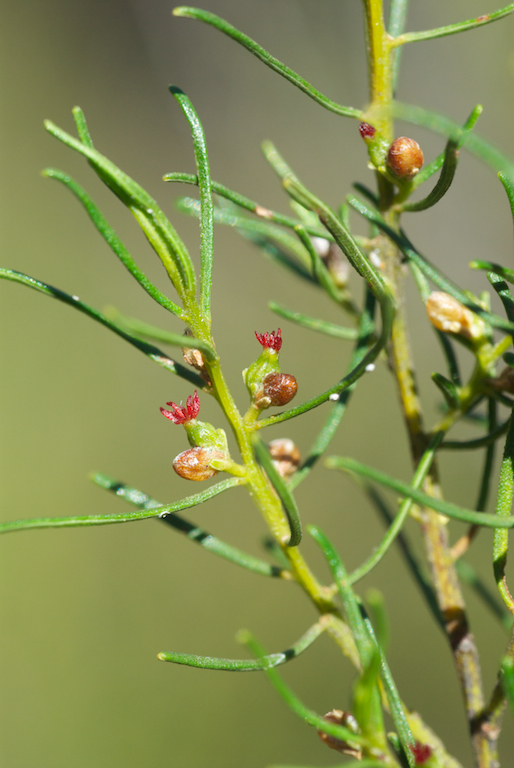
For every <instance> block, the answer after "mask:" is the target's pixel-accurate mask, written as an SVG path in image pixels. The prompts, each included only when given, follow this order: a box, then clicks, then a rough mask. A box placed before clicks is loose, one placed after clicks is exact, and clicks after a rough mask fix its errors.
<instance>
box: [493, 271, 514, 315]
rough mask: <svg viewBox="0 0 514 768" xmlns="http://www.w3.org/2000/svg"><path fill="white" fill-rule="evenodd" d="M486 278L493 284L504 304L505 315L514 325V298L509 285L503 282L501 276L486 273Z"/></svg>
mask: <svg viewBox="0 0 514 768" xmlns="http://www.w3.org/2000/svg"><path fill="white" fill-rule="evenodd" d="M486 277H487V279H488V280H489V282H490V283H491V285H492V287H493V288H494V290H495V292H496V293H497V294H498V297H499V299H500V301H501V303H502V304H503V307H504V309H505V314H506V315H507V320H509V321H510V322H511V323H513V322H514V298H513V297H512V294H511V292H510V291H509V287H508V285H507V283H506V282H505V280H502V278H501V277H500V276H499V275H496V274H495V273H494V272H486Z"/></svg>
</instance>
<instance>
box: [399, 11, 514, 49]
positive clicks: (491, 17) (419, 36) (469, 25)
mask: <svg viewBox="0 0 514 768" xmlns="http://www.w3.org/2000/svg"><path fill="white" fill-rule="evenodd" d="M511 13H514V3H509V5H506V6H504V7H503V8H500V10H498V11H493V12H492V13H486V14H485V15H483V16H477V17H476V18H474V19H468V20H467V21H458V22H457V23H456V24H447V25H446V26H444V27H436V28H435V29H427V30H425V31H424V32H406V33H405V34H403V35H399V36H398V37H396V38H395V39H394V40H393V41H392V43H391V44H392V45H393V46H394V47H396V46H399V45H405V43H417V42H419V41H420V40H433V39H434V38H436V37H447V36H448V35H456V34H457V33H458V32H466V31H467V30H468V29H476V28H477V27H483V26H484V25H485V24H490V23H491V22H492V21H498V20H499V19H503V17H504V16H508V15H509V14H511Z"/></svg>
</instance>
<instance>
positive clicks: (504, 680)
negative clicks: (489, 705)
mask: <svg viewBox="0 0 514 768" xmlns="http://www.w3.org/2000/svg"><path fill="white" fill-rule="evenodd" d="M500 679H501V684H502V688H503V692H504V694H505V698H506V699H507V701H508V702H509V706H510V708H511V711H512V713H513V714H514V660H513V659H511V658H510V656H507V657H506V658H504V659H503V661H502V664H501V668H500Z"/></svg>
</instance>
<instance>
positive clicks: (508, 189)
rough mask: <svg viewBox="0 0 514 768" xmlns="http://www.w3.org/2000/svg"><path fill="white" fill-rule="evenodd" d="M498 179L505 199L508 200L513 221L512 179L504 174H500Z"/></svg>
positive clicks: (513, 188)
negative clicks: (505, 195) (505, 196)
mask: <svg viewBox="0 0 514 768" xmlns="http://www.w3.org/2000/svg"><path fill="white" fill-rule="evenodd" d="M498 178H499V179H500V181H501V183H502V184H503V187H504V189H505V192H506V193H507V197H508V198H509V204H510V212H511V214H512V219H513V220H514V182H513V181H512V179H509V177H508V176H507V175H506V174H505V173H501V172H500V173H499V174H498Z"/></svg>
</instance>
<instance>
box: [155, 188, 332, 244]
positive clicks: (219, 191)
mask: <svg viewBox="0 0 514 768" xmlns="http://www.w3.org/2000/svg"><path fill="white" fill-rule="evenodd" d="M163 181H172V182H182V183H183V184H193V185H194V186H198V176H195V175H193V174H192V173H167V174H166V175H165V176H163ZM211 186H212V191H213V192H214V193H215V194H216V195H219V196H220V197H223V198H225V199H226V200H230V202H232V203H234V204H235V205H238V206H239V207H240V208H243V209H244V210H246V211H250V212H251V213H254V214H255V215H256V216H258V217H259V218H261V219H264V220H266V221H274V222H275V223H276V224H282V225H283V226H284V227H289V229H294V228H295V227H296V226H297V225H298V224H300V223H301V222H300V221H298V219H293V218H291V216H284V215H283V214H282V213H277V212H276V211H272V210H270V209H269V208H266V207H265V206H263V205H260V204H259V203H256V202H254V201H253V200H250V198H248V197H245V196H244V195H240V194H239V192H234V190H232V189H229V188H228V187H225V186H224V185H223V184H219V183H218V182H217V181H212V180H211ZM304 227H305V229H306V230H307V232H308V233H309V234H310V235H313V236H314V237H326V238H327V239H329V240H333V238H332V237H331V235H329V234H328V233H327V232H326V230H324V229H323V228H322V227H319V226H309V225H308V224H305V223H304Z"/></svg>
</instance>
